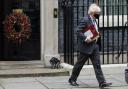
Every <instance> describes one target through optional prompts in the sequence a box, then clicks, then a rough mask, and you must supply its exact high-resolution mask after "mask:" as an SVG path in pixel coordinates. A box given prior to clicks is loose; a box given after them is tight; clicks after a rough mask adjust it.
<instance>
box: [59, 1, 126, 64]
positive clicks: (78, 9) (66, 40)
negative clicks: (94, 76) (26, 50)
mask: <svg viewBox="0 0 128 89" xmlns="http://www.w3.org/2000/svg"><path fill="white" fill-rule="evenodd" d="M94 2H98V4H99V5H100V7H101V16H100V19H99V20H98V21H97V22H98V26H99V30H100V32H101V34H102V36H101V47H100V48H101V52H100V53H101V61H102V64H116V63H118V64H119V63H127V62H128V49H127V48H128V30H127V24H125V22H127V21H128V3H127V0H59V40H60V41H59V42H60V43H59V52H60V53H62V54H63V53H64V60H65V62H67V63H70V64H74V62H75V60H76V59H77V55H78V53H77V47H76V46H77V35H76V34H75V33H76V30H77V26H78V24H79V20H80V19H81V18H82V17H84V16H85V15H86V14H87V11H88V8H89V5H90V4H92V3H94ZM118 54H120V55H118ZM118 56H120V57H118ZM116 57H118V58H116ZM88 64H91V63H90V62H89V61H88Z"/></svg>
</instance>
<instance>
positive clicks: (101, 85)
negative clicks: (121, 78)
mask: <svg viewBox="0 0 128 89" xmlns="http://www.w3.org/2000/svg"><path fill="white" fill-rule="evenodd" d="M111 85H112V83H106V82H103V83H100V84H99V87H100V89H103V88H104V87H109V86H111Z"/></svg>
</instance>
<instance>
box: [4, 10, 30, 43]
mask: <svg viewBox="0 0 128 89" xmlns="http://www.w3.org/2000/svg"><path fill="white" fill-rule="evenodd" d="M4 32H5V36H6V37H7V38H8V39H9V40H10V41H13V42H15V43H22V42H23V41H25V40H27V39H29V37H30V35H31V23H30V19H29V18H28V16H26V15H25V14H24V13H18V12H12V13H11V14H10V15H8V16H7V17H6V19H5V21H4Z"/></svg>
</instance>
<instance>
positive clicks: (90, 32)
mask: <svg viewBox="0 0 128 89" xmlns="http://www.w3.org/2000/svg"><path fill="white" fill-rule="evenodd" d="M82 32H83V33H84V35H85V36H86V37H90V38H91V39H92V40H95V39H97V38H99V32H98V31H97V30H96V28H95V26H94V25H89V26H88V27H87V28H85V29H83V31H82Z"/></svg>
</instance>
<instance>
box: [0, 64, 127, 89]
mask: <svg viewBox="0 0 128 89" xmlns="http://www.w3.org/2000/svg"><path fill="white" fill-rule="evenodd" d="M108 66H109V67H108ZM126 68H127V66H126V65H116V66H112V65H107V66H102V69H103V72H104V76H105V78H106V80H107V82H112V83H113V84H112V86H111V87H108V88H105V89H128V84H127V83H126V82H125V74H124V70H125V69H126ZM64 69H66V70H68V71H69V75H66V76H57V75H56V76H33V77H32V76H31V77H29V76H28V77H23V76H22V77H15V78H7V77H6V78H2V77H0V89H99V87H98V82H97V80H96V77H95V74H94V72H93V68H92V66H90V67H89V66H84V67H83V69H82V71H81V74H80V76H79V77H78V81H77V83H78V84H79V87H78V86H71V85H70V84H69V83H68V79H69V77H70V74H71V70H72V69H70V67H67V65H66V67H64ZM47 70H48V69H47ZM53 70H54V69H53Z"/></svg>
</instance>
